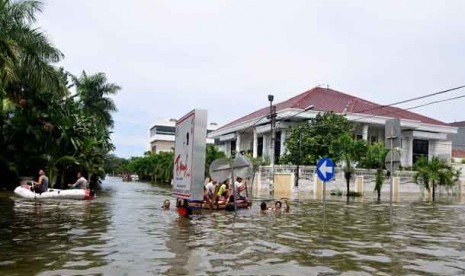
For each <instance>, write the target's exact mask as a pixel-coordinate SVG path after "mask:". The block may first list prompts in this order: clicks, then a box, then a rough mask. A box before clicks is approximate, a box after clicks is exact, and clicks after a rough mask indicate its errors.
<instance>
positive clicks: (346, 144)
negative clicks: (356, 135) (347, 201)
mask: <svg viewBox="0 0 465 276" xmlns="http://www.w3.org/2000/svg"><path fill="white" fill-rule="evenodd" d="M335 152H337V153H339V155H340V160H342V161H343V162H344V165H343V166H342V169H343V171H344V178H345V179H346V184H347V194H346V195H347V196H348V197H349V196H350V195H351V194H350V179H351V177H352V174H353V173H354V172H355V166H354V163H356V162H357V161H360V160H361V159H362V157H363V156H364V154H365V152H366V143H365V141H363V140H355V139H353V138H352V137H351V136H350V135H349V134H344V135H342V136H341V137H340V138H339V140H338V142H337V144H336V147H335Z"/></svg>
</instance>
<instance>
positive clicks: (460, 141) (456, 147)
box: [448, 121, 465, 160]
mask: <svg viewBox="0 0 465 276" xmlns="http://www.w3.org/2000/svg"><path fill="white" fill-rule="evenodd" d="M449 125H450V126H453V127H457V128H458V129H457V133H456V134H449V135H448V138H449V139H450V140H451V141H452V157H453V158H456V159H460V160H462V159H464V158H465V121H461V122H454V123H450V124H449Z"/></svg>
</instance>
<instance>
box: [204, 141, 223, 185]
mask: <svg viewBox="0 0 465 276" xmlns="http://www.w3.org/2000/svg"><path fill="white" fill-rule="evenodd" d="M205 151H206V152H205V177H207V176H208V175H209V173H210V164H211V163H212V162H213V161H215V160H216V159H218V158H223V157H225V156H226V155H225V154H224V152H222V151H220V150H219V149H218V147H217V146H215V145H212V144H207V148H206V150H205Z"/></svg>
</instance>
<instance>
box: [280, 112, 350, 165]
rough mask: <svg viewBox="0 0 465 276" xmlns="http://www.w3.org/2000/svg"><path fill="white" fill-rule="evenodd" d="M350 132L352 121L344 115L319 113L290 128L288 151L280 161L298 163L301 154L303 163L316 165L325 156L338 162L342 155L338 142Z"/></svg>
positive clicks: (287, 140)
mask: <svg viewBox="0 0 465 276" xmlns="http://www.w3.org/2000/svg"><path fill="white" fill-rule="evenodd" d="M349 133H350V123H349V121H348V120H347V119H346V118H345V117H344V116H341V115H337V114H335V113H333V112H326V113H323V114H318V115H317V116H316V117H315V118H312V119H310V120H309V122H308V123H305V124H301V125H297V126H295V127H292V128H291V129H290V135H289V137H288V138H287V139H286V149H287V152H286V153H285V154H284V155H283V156H282V157H281V161H280V163H284V164H289V163H290V164H296V162H297V160H298V159H299V158H298V156H299V154H300V164H302V165H315V164H316V163H317V161H318V160H319V159H320V158H322V157H324V156H328V157H331V158H333V159H334V161H336V162H337V161H339V160H340V158H341V156H340V154H339V153H338V152H337V150H336V147H335V146H336V143H337V142H338V140H339V138H340V137H341V136H343V135H344V134H349ZM299 137H300V138H301V141H300V150H299Z"/></svg>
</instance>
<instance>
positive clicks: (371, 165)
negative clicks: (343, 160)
mask: <svg viewBox="0 0 465 276" xmlns="http://www.w3.org/2000/svg"><path fill="white" fill-rule="evenodd" d="M387 153H388V150H387V149H386V147H385V146H384V144H382V143H375V144H370V145H368V148H367V151H366V154H365V156H364V157H363V158H362V160H361V161H360V166H361V167H362V168H367V169H376V175H375V192H377V194H378V201H380V200H381V189H382V187H383V183H384V171H383V169H384V160H385V158H386V154H387Z"/></svg>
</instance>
